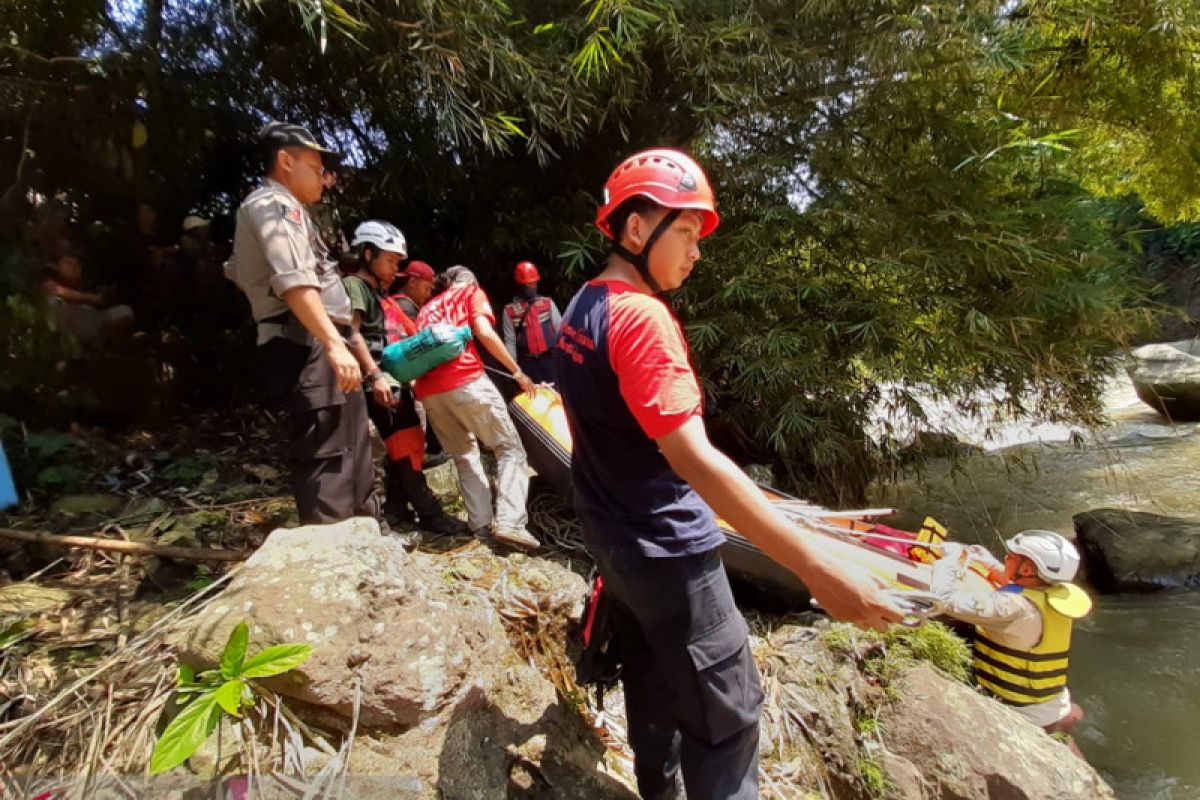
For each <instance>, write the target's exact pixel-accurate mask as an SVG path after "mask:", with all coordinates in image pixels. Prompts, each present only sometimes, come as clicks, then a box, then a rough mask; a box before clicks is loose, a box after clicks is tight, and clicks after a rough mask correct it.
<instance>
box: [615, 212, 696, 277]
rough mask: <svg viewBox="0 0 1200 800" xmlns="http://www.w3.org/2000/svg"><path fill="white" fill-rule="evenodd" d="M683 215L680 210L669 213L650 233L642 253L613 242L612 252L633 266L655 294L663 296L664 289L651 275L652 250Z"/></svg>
mask: <svg viewBox="0 0 1200 800" xmlns="http://www.w3.org/2000/svg"><path fill="white" fill-rule="evenodd" d="M682 213H683V211H682V210H680V209H678V208H673V209H671V210H670V211H668V212H667V215H666V216H665V217H663V218H662V221H661V222H659V223H658V225H657V226H656V227H655V228H654V230H653V231H651V232H650V238H649V239H647V240H646V244H645V246H644V247H642V252H640V253H634V252H632V251H630V250H629V248H627V247H625V245H623V244H621V243H620V242H618V241H617V240H616V239H614V240H613V243H612V251H613V252H614V253H616V254H617V255H619V256H620V257H621V258H623V259H625V260H626V261H628V262H629V263H630V264H633V266H634V268H635V269H637V271H638V274H639V275H641V276H642V280H644V281H645V282H646V285H647V286H649V287H650V291H651V292H653V293H654V294H662V293H663V289H662V287H661V286H659V285H658V281H656V280H654V277H653V276H652V275H651V274H650V248H651V247H653V246H654V243H655V242H657V241H658V237H660V236H662V235H663V234H664V233H666V232H667V228H669V227H671V224H672V223H674V222H675V220H677V219H679V215H680V214H682Z"/></svg>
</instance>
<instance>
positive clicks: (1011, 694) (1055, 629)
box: [974, 583, 1092, 706]
mask: <svg viewBox="0 0 1200 800" xmlns="http://www.w3.org/2000/svg"><path fill="white" fill-rule="evenodd" d="M1021 596H1022V597H1026V598H1028V599H1029V600H1031V601H1032V602H1033V604H1034V605H1035V606H1037V609H1038V612H1039V613H1041V615H1042V638H1041V639H1040V640H1038V643H1037V644H1035V645H1034V646H1033V647H1032V648H1031V649H1029V650H1018V649H1016V648H1013V647H1007V646H1005V645H1002V644H998V643H997V642H994V641H992V640H991V639H989V638H988V636H987V634H985V633H984V630H983V629H982V628H980V627H976V629H975V663H974V667H975V679H976V680H977V681H978V682H979V685H980V686H982V687H984V688H985V689H987V690H988V691H989V692H991V693H992V694H994V695H995V696H996V697H998V698H999V699H1000V700H1002V701H1004V702H1005V703H1008V704H1009V705H1014V706H1029V705H1034V704H1036V703H1044V702H1046V701H1047V700H1049V699H1051V698H1052V697H1054V696H1056V695H1058V694H1060V693H1061V692H1062V691H1063V690H1064V689H1066V688H1067V664H1068V661H1069V656H1070V650H1071V627H1072V625H1073V623H1074V620H1076V619H1079V618H1080V617H1082V616H1083V615H1084V614H1086V613H1087V612H1088V611H1089V610H1091V605H1092V603H1091V599H1090V598H1089V597H1088V596H1087V594H1086V593H1085V592H1084V591H1083V590H1082V589H1080V588H1079V587H1078V586H1075V585H1074V584H1070V583H1060V584H1056V585H1054V586H1049V587H1046V588H1044V589H1031V588H1024V589H1022V590H1021Z"/></svg>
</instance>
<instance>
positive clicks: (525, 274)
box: [513, 261, 542, 286]
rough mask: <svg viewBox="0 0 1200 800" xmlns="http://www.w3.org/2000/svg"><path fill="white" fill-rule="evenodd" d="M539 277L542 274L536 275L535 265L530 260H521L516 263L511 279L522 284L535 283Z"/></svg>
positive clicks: (540, 277)
mask: <svg viewBox="0 0 1200 800" xmlns="http://www.w3.org/2000/svg"><path fill="white" fill-rule="evenodd" d="M541 279H542V276H541V275H538V271H537V266H536V265H535V264H534V263H533V262H532V261H522V262H521V263H520V264H517V271H516V272H514V273H513V280H514V281H516V282H517V283H519V284H521V285H522V286H528V285H529V284H531V283H537V282H538V281H540V280H541Z"/></svg>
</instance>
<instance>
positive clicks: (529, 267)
mask: <svg viewBox="0 0 1200 800" xmlns="http://www.w3.org/2000/svg"><path fill="white" fill-rule="evenodd" d="M513 280H514V281H516V283H517V285H518V286H520V287H521V289H520V291H519V292H518V293H517V295H516V296H515V297H513V301H512V302H511V303H509V304H508V305H506V306H505V307H504V320H503V322H502V323H501V332H502V334H503V336H504V346H505V347H507V348H508V353H509V355H511V356H512V357H513V358H515V359H516V360H517V364H518V365H519V366H520V367H521V370H522V371H524V373H525V374H526V375H528V376H529V377H530V378H531V379H533V382H534V383H549V384H551V385H553V384H554V358H553V354H554V344H555V342H557V341H558V326H559V324H560V323H561V321H562V318H561V316H560V315H559V313H558V306H556V305H554V301H553V300H551V299H550V298H549V297H545V296H543V295H540V294H538V281H539V280H541V276H540V275H538V270H537V266H536V265H535V264H534V263H533V262H532V261H522V262H521V263H520V264H517V268H516V270H515V272H514V273H513Z"/></svg>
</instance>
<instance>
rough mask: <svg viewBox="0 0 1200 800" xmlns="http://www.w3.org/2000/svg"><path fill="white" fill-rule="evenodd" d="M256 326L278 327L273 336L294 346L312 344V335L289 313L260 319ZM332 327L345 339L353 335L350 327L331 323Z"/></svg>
mask: <svg viewBox="0 0 1200 800" xmlns="http://www.w3.org/2000/svg"><path fill="white" fill-rule="evenodd" d="M330 322H333V320H330ZM258 325H259V326H260V327H261V326H263V325H267V326H278V327H279V332H278V333H277V334H275V336H276V337H282V338H284V339H287V340H288V341H289V342H293V343H294V344H302V345H309V344H311V343H312V335H311V334H309V332H308V329H307V328H305V327H304V325H303V323H301V322H300V320H299V319H298V318H297V317H296V315H295V314H293V313H292V312H291V311H284V312H283V313H282V314H275V315H274V316H270V317H265V318H263V319H260V320H259V321H258ZM333 327H334V329H335V330H337V332H338V334H339V335H341V336H342V338H345V339H348V338H350V335H351V334H352V333H354V328H353V327H351V326H350V325H342V324H339V323H337V322H333ZM272 338H275V337H272Z"/></svg>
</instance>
